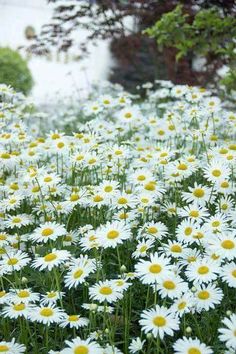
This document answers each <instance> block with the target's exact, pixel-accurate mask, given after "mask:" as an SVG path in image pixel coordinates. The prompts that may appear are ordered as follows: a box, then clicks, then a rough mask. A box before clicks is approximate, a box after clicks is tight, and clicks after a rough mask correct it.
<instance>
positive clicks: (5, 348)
mask: <svg viewBox="0 0 236 354" xmlns="http://www.w3.org/2000/svg"><path fill="white" fill-rule="evenodd" d="M9 350H10V348H9V347H8V346H7V345H5V344H2V345H0V353H3V352H8V351H9Z"/></svg>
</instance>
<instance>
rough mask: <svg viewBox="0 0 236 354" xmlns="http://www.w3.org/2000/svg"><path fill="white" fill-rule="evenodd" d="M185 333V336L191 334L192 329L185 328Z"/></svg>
mask: <svg viewBox="0 0 236 354" xmlns="http://www.w3.org/2000/svg"><path fill="white" fill-rule="evenodd" d="M185 332H186V333H187V334H190V333H192V328H191V327H189V326H188V327H186V329H185Z"/></svg>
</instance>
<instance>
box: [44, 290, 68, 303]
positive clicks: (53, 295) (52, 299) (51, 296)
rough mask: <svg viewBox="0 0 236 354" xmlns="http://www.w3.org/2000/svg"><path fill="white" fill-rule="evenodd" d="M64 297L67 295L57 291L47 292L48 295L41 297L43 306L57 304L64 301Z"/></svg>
mask: <svg viewBox="0 0 236 354" xmlns="http://www.w3.org/2000/svg"><path fill="white" fill-rule="evenodd" d="M64 295H65V293H63V292H59V291H57V290H51V291H47V292H46V294H42V295H41V304H42V305H48V304H55V303H56V302H57V301H58V300H60V299H62V297H63V296H64Z"/></svg>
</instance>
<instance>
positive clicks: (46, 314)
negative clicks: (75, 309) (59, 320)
mask: <svg viewBox="0 0 236 354" xmlns="http://www.w3.org/2000/svg"><path fill="white" fill-rule="evenodd" d="M53 314H54V312H53V310H52V309H50V308H49V307H45V308H43V309H42V310H41V311H40V315H41V316H43V317H51V316H52V315H53Z"/></svg>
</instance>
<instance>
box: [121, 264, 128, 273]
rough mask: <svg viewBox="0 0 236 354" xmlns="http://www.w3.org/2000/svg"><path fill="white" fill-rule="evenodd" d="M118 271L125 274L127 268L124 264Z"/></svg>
mask: <svg viewBox="0 0 236 354" xmlns="http://www.w3.org/2000/svg"><path fill="white" fill-rule="evenodd" d="M120 271H121V273H125V272H126V271H127V268H126V266H125V265H124V264H123V265H122V266H121V267H120Z"/></svg>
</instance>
